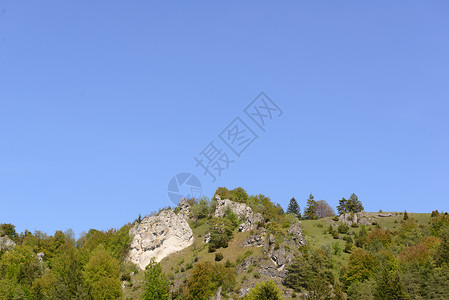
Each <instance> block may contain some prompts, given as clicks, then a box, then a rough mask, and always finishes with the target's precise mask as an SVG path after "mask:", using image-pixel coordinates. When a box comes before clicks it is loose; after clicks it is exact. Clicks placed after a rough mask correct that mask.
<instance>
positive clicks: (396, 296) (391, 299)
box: [374, 269, 409, 300]
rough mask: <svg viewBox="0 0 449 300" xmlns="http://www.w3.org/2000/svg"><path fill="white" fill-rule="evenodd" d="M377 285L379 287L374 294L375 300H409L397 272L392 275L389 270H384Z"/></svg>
mask: <svg viewBox="0 0 449 300" xmlns="http://www.w3.org/2000/svg"><path fill="white" fill-rule="evenodd" d="M376 283H377V285H376V290H375V293H374V299H376V300H384V299H385V300H405V299H409V296H408V295H407V293H406V292H405V288H404V285H403V283H402V281H401V279H400V278H399V275H398V272H397V271H396V272H394V273H391V272H389V271H388V270H387V269H383V270H382V272H381V274H380V276H378V279H377V280H376Z"/></svg>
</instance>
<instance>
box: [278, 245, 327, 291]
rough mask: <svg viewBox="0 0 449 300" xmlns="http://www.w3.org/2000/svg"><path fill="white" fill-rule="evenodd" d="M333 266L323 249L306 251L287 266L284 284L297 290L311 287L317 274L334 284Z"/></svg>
mask: <svg viewBox="0 0 449 300" xmlns="http://www.w3.org/2000/svg"><path fill="white" fill-rule="evenodd" d="M332 267H333V265H332V263H331V261H330V259H329V257H328V256H327V255H326V253H325V252H324V251H323V250H321V249H318V250H313V251H310V252H305V253H303V255H301V256H298V257H296V258H295V260H294V261H293V262H292V263H291V264H290V265H289V266H287V276H286V277H285V279H284V284H285V285H286V286H287V287H290V288H292V289H294V290H295V291H300V290H301V288H306V289H311V288H313V287H314V286H313V285H314V282H313V280H314V279H315V278H316V277H317V276H321V278H322V279H324V281H325V282H327V283H328V284H333V283H334V276H333V274H332Z"/></svg>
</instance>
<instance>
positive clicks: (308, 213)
mask: <svg viewBox="0 0 449 300" xmlns="http://www.w3.org/2000/svg"><path fill="white" fill-rule="evenodd" d="M316 209H317V202H316V201H315V198H314V197H313V195H312V194H310V196H309V199H307V206H306V208H305V209H304V216H305V217H306V218H307V219H311V220H314V219H316V218H317V217H318V216H317V214H316V213H317V211H316Z"/></svg>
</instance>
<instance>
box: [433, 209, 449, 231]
mask: <svg viewBox="0 0 449 300" xmlns="http://www.w3.org/2000/svg"><path fill="white" fill-rule="evenodd" d="M429 225H430V230H431V233H432V235H434V236H440V235H441V234H442V233H443V232H444V230H445V229H446V228H449V215H448V213H447V212H446V213H438V211H437V213H436V214H434V216H433V217H432V218H430V221H429Z"/></svg>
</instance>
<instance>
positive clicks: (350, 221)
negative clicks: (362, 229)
mask: <svg viewBox="0 0 449 300" xmlns="http://www.w3.org/2000/svg"><path fill="white" fill-rule="evenodd" d="M338 219H339V221H340V222H342V223H344V224H346V225H348V226H351V225H355V224H357V225H369V224H371V222H372V218H371V217H369V216H368V215H367V214H365V213H364V212H358V213H356V214H355V213H344V214H341V215H340V217H339V218H338Z"/></svg>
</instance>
